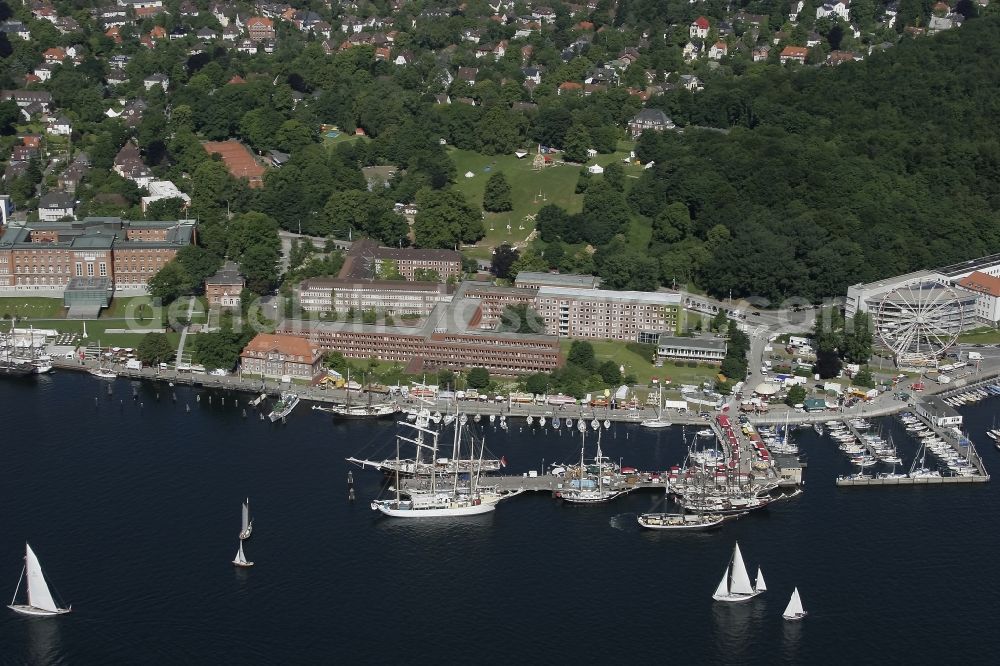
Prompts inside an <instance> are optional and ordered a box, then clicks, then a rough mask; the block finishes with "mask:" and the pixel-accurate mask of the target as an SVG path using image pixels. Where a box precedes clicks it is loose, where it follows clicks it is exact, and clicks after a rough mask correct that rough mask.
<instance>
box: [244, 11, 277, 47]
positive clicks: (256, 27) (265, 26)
mask: <svg viewBox="0 0 1000 666" xmlns="http://www.w3.org/2000/svg"><path fill="white" fill-rule="evenodd" d="M246 29H247V34H248V35H249V36H250V39H252V40H253V41H255V42H260V41H263V40H265V39H274V21H272V20H271V19H269V18H266V17H263V16H254V17H251V18H250V19H248V20H247V24H246Z"/></svg>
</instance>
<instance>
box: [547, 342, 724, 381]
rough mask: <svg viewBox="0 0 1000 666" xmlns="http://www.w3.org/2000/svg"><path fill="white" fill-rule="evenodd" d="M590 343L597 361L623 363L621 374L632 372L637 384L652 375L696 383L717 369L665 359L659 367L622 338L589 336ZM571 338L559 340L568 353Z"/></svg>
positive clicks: (713, 374) (711, 375)
mask: <svg viewBox="0 0 1000 666" xmlns="http://www.w3.org/2000/svg"><path fill="white" fill-rule="evenodd" d="M589 342H590V344H591V345H593V347H594V354H595V356H596V357H597V360H598V362H601V361H607V360H611V361H614V362H615V363H617V364H618V365H620V366H625V374H627V375H628V374H633V375H635V376H636V379H638V383H639V384H647V385H648V384H650V383H651V380H652V378H653V377H656V378H658V379H660V380H661V381H670V383H671V386H678V387H679V386H680V385H681V384H700V383H701V382H703V381H707V380H712V381H714V379H715V375H716V374H717V373H718V372H719V371H718V369H717V368H714V367H696V368H689V367H687V365H684V366H682V367H678V366H675V365H674V364H673V362H671V361H667V362H665V364H664V365H663V367H662V368H657V367H656V366H654V365H653V364H652V363H651V362H650V359H648V358H646V357H644V356H640V355H639V354H636V353H635V352H633V351H631V350H629V349H628V348H627V347H626V346H625V343H624V342H617V341H613V340H596V341H594V340H591V341H589ZM572 343H573V341H572V340H563V341H562V342H561V346H562V353H563V354H568V353H569V348H570V345H572Z"/></svg>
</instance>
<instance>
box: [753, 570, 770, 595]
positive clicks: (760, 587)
mask: <svg viewBox="0 0 1000 666" xmlns="http://www.w3.org/2000/svg"><path fill="white" fill-rule="evenodd" d="M753 586H754V589H755V590H757V591H758V592H767V584H766V583H765V582H764V573H763V572H762V571H761V570H760V567H757V580H755V581H754V585H753Z"/></svg>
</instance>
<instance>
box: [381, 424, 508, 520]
mask: <svg viewBox="0 0 1000 666" xmlns="http://www.w3.org/2000/svg"><path fill="white" fill-rule="evenodd" d="M467 421H468V419H467V417H466V416H465V415H464V414H463V415H461V416H459V417H458V418H457V419H456V420H455V421H454V424H455V429H454V441H453V443H452V447H451V448H452V451H451V458H452V459H453V460H460V459H463V458H465V459H466V460H468V461H469V468H470V469H472V470H473V471H472V472H468V473H462V472H461V471H459V468H458V467H455V468H454V469H453V470H451V471H448V472H443V473H439V472H436V471H435V472H434V473H431V474H430V475H429V476H428V477H427V478H426V479H422V480H421V481H420V483H419V484H411V485H408V486H407V487H406V488H405V489H404V488H403V487H402V482H401V475H400V472H399V469H400V467H401V465H400V464H399V461H400V460H401V458H400V450H401V448H402V446H403V445H407V446H410V445H412V446H413V447H415V449H416V451H417V453H416V454H415V456H414V460H419V459H420V458H421V454H427V455H429V456H430V459H431V460H436V459H437V456H438V453H439V443H438V442H439V437H440V431H437V430H432V429H431V428H429V427H428V425H429V424H428V423H426V422H416V423H408V422H406V421H399V422H398V425H399V427H400V429H401V432H399V433H398V434H397V435H396V458H397V465H396V471H395V474H394V483H393V487H392V492H393V493H394V495H393V496H392V497H390V498H387V499H376V500H372V503H371V508H372V510H373V511H378V512H379V513H381V514H383V515H385V516H389V517H392V518H448V517H455V518H459V517H467V516H476V515H482V514H485V513H490V512H492V511H494V510H495V509H496V504H497V502H499V501H500V500H502V499H504V498H506V497H510V496H512V495H514V494H517V493H516V492H512V493H501V492H500V491H499V490H498V489H497V488H494V487H489V486H486V485H483V484H482V483H481V478H482V477H481V474H480V472H479V469H480V468H481V464H480V465H478V466H477V465H476V464H475V461H476V460H477V459H479V460H480V461H481V460H482V457H483V452H484V450H485V441H484V440H482V439H480V441H479V442H478V446H477V442H476V438H475V437H473V436H471V435H470V434H469V433H468V432H467ZM465 440H468V442H469V445H468V450H467V451H466V450H464V449H463V441H465Z"/></svg>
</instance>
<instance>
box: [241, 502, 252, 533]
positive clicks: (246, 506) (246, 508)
mask: <svg viewBox="0 0 1000 666" xmlns="http://www.w3.org/2000/svg"><path fill="white" fill-rule="evenodd" d="M249 524H250V500H249V499H248V500H247V501H246V502H243V528H242V530H243V531H244V532H246V531H247V526H248V525H249Z"/></svg>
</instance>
